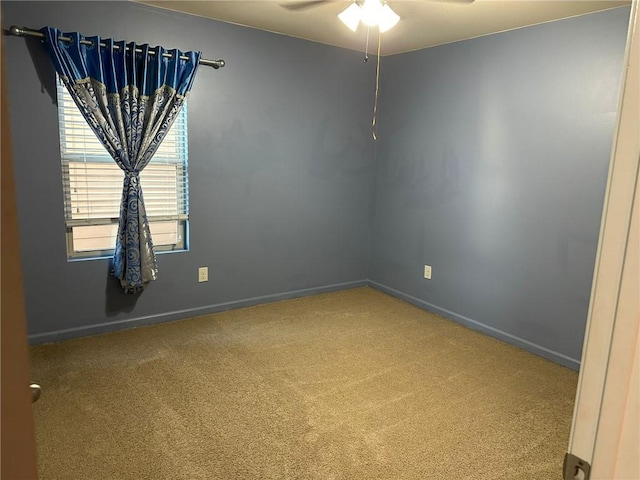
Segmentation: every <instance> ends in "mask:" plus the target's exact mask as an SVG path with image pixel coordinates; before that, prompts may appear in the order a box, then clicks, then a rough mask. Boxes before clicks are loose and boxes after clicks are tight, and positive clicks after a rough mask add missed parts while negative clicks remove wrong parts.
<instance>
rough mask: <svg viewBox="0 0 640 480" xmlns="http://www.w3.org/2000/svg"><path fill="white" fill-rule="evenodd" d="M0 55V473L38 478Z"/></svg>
mask: <svg viewBox="0 0 640 480" xmlns="http://www.w3.org/2000/svg"><path fill="white" fill-rule="evenodd" d="M6 92H7V89H6V82H5V61H4V55H3V56H2V98H1V103H2V170H1V171H0V175H1V180H2V193H1V197H2V198H1V201H2V226H1V228H2V230H1V234H0V236H1V239H0V240H1V242H2V243H1V249H0V257H1V258H0V262H1V268H0V270H1V274H0V290H1V297H0V302H2V305H1V309H0V310H1V312H0V313H1V315H2V317H1V325H2V326H1V331H0V335H1V336H2V342H1V345H0V348H1V349H2V353H1V361H2V383H1V388H2V391H1V399H0V400H1V402H2V406H1V421H2V434H1V439H0V441H1V442H2V443H1V451H0V478H2V479H3V480H4V479H6V480H31V479H36V478H37V473H36V451H35V437H34V429H33V411H32V407H31V391H30V389H29V373H28V371H29V368H28V356H27V335H26V325H25V309H24V294H23V286H22V266H21V263H20V248H19V235H18V221H17V220H18V218H17V212H16V202H15V185H14V179H13V160H12V154H11V136H10V127H9V113H8V110H9V106H8V99H7V93H6Z"/></svg>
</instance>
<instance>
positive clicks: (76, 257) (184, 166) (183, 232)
mask: <svg viewBox="0 0 640 480" xmlns="http://www.w3.org/2000/svg"><path fill="white" fill-rule="evenodd" d="M56 80H57V81H56V84H57V89H56V97H57V102H58V130H59V132H58V133H59V137H58V138H59V145H60V163H61V173H62V185H61V186H62V190H63V206H64V222H65V246H66V253H67V260H68V261H80V260H93V259H104V258H110V257H112V256H113V254H114V252H115V242H116V235H117V225H118V223H119V218H118V217H117V216H116V217H108V216H104V217H102V218H86V219H72V218H71V217H72V212H71V209H72V205H73V203H72V202H73V201H72V198H71V195H72V193H71V190H72V189H71V172H70V170H71V167H70V165H71V164H73V163H74V162H75V163H90V164H99V163H104V164H109V165H113V166H114V167H115V168H117V169H118V170H119V167H118V166H117V164H116V163H115V161H114V160H113V158H112V157H111V155H110V154H109V153H108V152H107V151H106V149H104V154H88V155H87V154H78V153H69V152H65V145H66V142H67V138H69V131H68V130H69V129H67V128H66V123H67V121H68V120H70V119H69V118H67V117H66V116H65V113H64V112H63V109H64V107H65V106H67V105H68V104H72V105H73V108H75V109H77V105H76V104H75V102H74V100H73V99H72V98H71V95H70V94H69V92H68V91H67V89H66V87H65V86H64V84H63V82H62V81H61V80H60V78H59V77H58V76H57V79H56ZM61 105H62V106H61ZM187 112H188V108H187V101H185V102H184V104H183V106H182V108H181V110H180V112H179V114H178V115H179V117H178V118H177V119H176V121H175V122H174V123H173V125H172V126H171V130H172V129H173V128H175V127H177V126H178V125H182V129H181V131H180V132H178V133H176V137H179V138H181V139H182V140H181V147H180V148H179V149H178V150H179V153H178V154H177V157H179V158H180V159H181V161H179V162H175V163H173V162H165V163H162V162H158V163H156V164H155V165H172V166H175V168H176V179H180V180H177V181H176V210H179V209H180V206H181V202H182V210H183V212H182V213H178V214H175V215H147V218H148V220H149V226H150V229H151V230H153V228H152V227H153V224H160V223H165V222H176V232H177V233H176V236H177V239H178V241H177V242H175V243H167V244H159V245H156V244H155V243H154V246H153V249H154V252H155V253H158V254H163V253H172V252H187V251H189V169H188V164H189V162H188V160H189V153H188V139H189V129H188V113H187ZM78 113H79V112H78ZM67 115H68V114H67ZM80 115H81V114H80ZM81 118H82V117H81ZM83 120H84V118H83ZM85 127H86V129H87V130H88V132H89V134H90V135H92V136H93V135H95V134H94V133H93V132H92V131H91V129H90V128H89V126H88V125H87V124H86V122H85V125H83V127H82V129H83V130H84V128H85ZM171 130H170V131H171ZM65 136H67V138H65ZM85 137H86V135H82V136H80V135H78V138H85ZM96 141H97V139H96ZM98 143H99V141H98ZM103 148H104V147H103ZM178 150H177V151H178ZM88 158H91V161H89V162H87V159H88ZM154 159H155V157H154V158H153V159H152V160H151V161H150V162H149V164H148V165H147V168H148V167H150V166H153V165H154ZM145 171H146V168H145V169H144V170H143V171H142V172H141V179H142V182H141V183H142V188H143V194H144V174H145ZM122 178H123V179H124V172H122ZM180 188H182V190H183V193H182V194H181V195H180V194H179V193H178V190H179V189H180ZM120 198H121V194H118V198H117V201H118V205H119V204H120ZM83 226H87V227H91V226H96V227H98V226H112V227H113V226H115V234H114V237H113V248H96V249H92V250H76V246H75V242H74V232H73V229H74V228H76V227H83ZM152 239H153V231H152Z"/></svg>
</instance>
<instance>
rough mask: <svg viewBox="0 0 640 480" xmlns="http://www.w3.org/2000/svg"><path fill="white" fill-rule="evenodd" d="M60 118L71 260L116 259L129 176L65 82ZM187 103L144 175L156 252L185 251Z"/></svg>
mask: <svg viewBox="0 0 640 480" xmlns="http://www.w3.org/2000/svg"><path fill="white" fill-rule="evenodd" d="M58 112H59V113H58V115H59V124H60V151H61V156H62V183H63V191H64V211H65V223H66V229H67V256H68V258H70V259H73V258H87V257H103V256H110V255H113V252H114V249H115V242H116V235H117V232H118V216H119V214H120V201H121V197H122V182H123V179H124V172H123V171H122V170H121V169H120V167H118V165H117V164H116V163H115V162H114V160H113V158H111V155H109V153H108V152H107V151H106V150H105V148H104V147H103V146H102V144H101V143H100V141H99V140H98V139H97V138H96V136H95V134H94V133H93V132H92V131H91V129H90V128H89V126H88V125H87V122H86V121H85V119H84V117H83V116H82V114H81V113H80V111H79V110H78V107H77V106H76V104H75V103H74V101H73V99H72V98H71V95H69V92H68V91H67V89H66V87H65V86H64V85H63V84H62V82H61V81H58ZM187 139H188V137H187V105H186V103H185V104H184V106H183V108H182V109H181V111H180V114H179V115H178V118H177V119H176V120H175V122H174V123H173V125H172V126H171V129H170V130H169V132H167V136H166V137H165V139H164V140H163V142H162V144H161V145H160V147H159V148H158V151H157V152H156V153H155V155H154V156H153V159H152V160H151V162H150V163H149V165H147V167H146V168H145V169H144V170H143V171H142V172H141V174H140V182H141V185H142V193H143V197H144V202H145V207H146V211H147V218H148V219H149V227H150V229H151V236H152V238H153V245H154V249H155V250H156V251H167V250H185V249H186V237H187V228H188V224H187V223H188V218H189V200H188V198H189V195H188V187H189V184H188V177H187Z"/></svg>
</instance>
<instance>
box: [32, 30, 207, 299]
mask: <svg viewBox="0 0 640 480" xmlns="http://www.w3.org/2000/svg"><path fill="white" fill-rule="evenodd" d="M41 32H42V33H44V34H45V46H46V48H47V51H48V52H49V55H50V57H51V59H52V61H53V64H54V65H55V68H56V71H57V72H58V74H59V75H60V78H61V79H62V81H63V82H64V84H65V86H66V87H67V89H68V90H69V93H70V94H71V96H72V97H73V99H74V101H75V102H76V104H77V105H78V108H79V109H80V111H81V112H82V115H83V116H84V118H85V119H86V120H87V123H88V124H89V126H90V127H91V129H92V130H93V131H94V133H95V134H96V136H97V137H98V139H99V140H100V141H101V142H102V144H103V145H104V146H105V148H106V149H107V151H108V152H109V153H110V154H111V156H112V157H113V159H114V160H115V161H116V163H117V164H118V166H119V167H120V168H121V169H122V170H123V171H124V185H123V190H122V203H121V206H120V222H119V226H118V236H117V239H116V247H115V254H114V258H113V275H114V276H116V277H117V278H119V279H120V283H121V284H122V287H123V288H124V290H125V292H128V293H132V292H137V291H139V290H141V289H143V288H144V287H145V286H146V285H147V284H148V283H149V282H150V281H151V280H155V279H156V278H157V275H158V266H157V263H156V257H155V254H154V252H153V243H152V241H151V234H150V231H149V222H148V221H147V216H146V213H145V208H144V201H143V198H142V188H141V186H140V172H141V171H142V169H143V168H144V167H146V166H147V164H148V163H149V161H150V160H151V157H153V154H154V153H155V152H156V150H157V149H158V147H159V146H160V143H161V142H162V140H163V139H164V137H165V135H166V133H167V131H168V130H169V128H170V127H171V125H172V123H173V121H174V120H175V119H176V117H177V115H178V112H179V111H180V109H181V108H182V104H183V103H184V101H185V96H186V95H187V93H188V92H189V91H190V90H191V86H192V85H193V80H194V78H195V75H196V71H197V69H198V62H199V60H200V55H201V54H200V52H181V51H180V50H176V49H173V50H165V49H164V48H162V47H149V45H147V44H144V45H137V44H135V43H133V42H130V43H127V44H125V42H123V41H114V40H112V39H110V38H100V37H83V36H81V35H80V34H79V33H76V32H71V33H66V32H65V33H62V32H60V31H59V30H58V29H55V28H51V27H45V28H43V29H42V30H41ZM61 36H64V37H69V38H71V41H70V42H68V41H64V40H60V37H61ZM86 43H89V44H86ZM101 43H102V44H104V46H103V47H101V46H100V44H101ZM165 53H168V54H170V55H171V56H170V57H169V58H167V57H165V56H164V55H163V54H165ZM181 57H187V59H183V58H181Z"/></svg>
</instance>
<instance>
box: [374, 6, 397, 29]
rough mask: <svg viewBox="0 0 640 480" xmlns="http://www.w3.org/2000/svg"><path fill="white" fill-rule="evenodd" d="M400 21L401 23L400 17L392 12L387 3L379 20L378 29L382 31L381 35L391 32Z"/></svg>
mask: <svg viewBox="0 0 640 480" xmlns="http://www.w3.org/2000/svg"><path fill="white" fill-rule="evenodd" d="M398 21H400V16H399V15H398V14H397V13H396V12H394V11H393V10H391V7H390V6H389V5H387V4H386V3H385V4H384V6H383V7H382V10H381V12H380V16H379V18H378V28H379V29H380V33H384V32H386V31H387V30H390V29H391V28H393V27H394V26H395V24H396V23H398Z"/></svg>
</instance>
